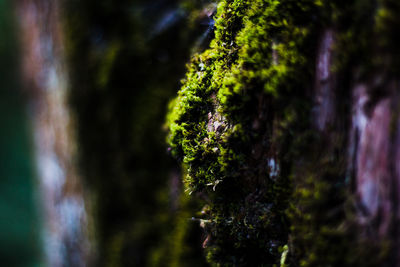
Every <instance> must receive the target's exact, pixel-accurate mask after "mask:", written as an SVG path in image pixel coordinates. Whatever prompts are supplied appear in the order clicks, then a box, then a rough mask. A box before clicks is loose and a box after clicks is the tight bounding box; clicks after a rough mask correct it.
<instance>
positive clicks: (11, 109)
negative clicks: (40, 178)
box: [0, 0, 41, 267]
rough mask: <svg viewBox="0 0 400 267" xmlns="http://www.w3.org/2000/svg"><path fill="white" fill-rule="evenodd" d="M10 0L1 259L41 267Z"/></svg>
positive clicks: (1, 59) (0, 24)
mask: <svg viewBox="0 0 400 267" xmlns="http://www.w3.org/2000/svg"><path fill="white" fill-rule="evenodd" d="M12 10H13V8H12V6H11V1H4V0H0V32H1V35H0V262H1V266H10V267H20V266H21V267H23V266H24V267H25V266H40V264H39V261H40V256H39V255H40V250H41V249H40V243H39V238H38V237H39V230H40V229H39V223H38V217H37V214H36V210H35V206H36V205H35V202H34V197H33V192H34V183H33V159H32V151H31V143H30V140H31V132H30V129H29V127H28V118H27V113H26V110H25V108H26V106H25V105H24V101H23V97H22V95H21V90H20V88H19V83H18V81H19V77H18V71H17V70H18V65H17V63H18V60H17V59H18V49H17V41H16V30H15V29H16V28H15V24H14V21H13V19H14V17H13V12H11V11H12Z"/></svg>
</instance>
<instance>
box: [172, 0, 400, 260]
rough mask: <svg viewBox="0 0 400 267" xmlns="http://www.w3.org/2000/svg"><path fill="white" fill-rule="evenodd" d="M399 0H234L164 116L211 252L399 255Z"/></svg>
mask: <svg viewBox="0 0 400 267" xmlns="http://www.w3.org/2000/svg"><path fill="white" fill-rule="evenodd" d="M398 11H400V4H398V3H397V2H396V1H390V0H380V1H353V2H346V1H333V2H332V1H329V2H328V1H306V0H305V1H291V0H285V1H268V0H256V1H234V0H223V1H221V2H220V3H219V7H218V12H217V14H216V17H215V19H216V24H215V40H213V41H212V43H211V47H210V49H209V50H206V51H205V52H203V53H202V54H199V55H197V56H195V57H194V59H193V60H192V62H191V64H190V66H189V68H188V72H187V75H186V79H185V81H184V84H183V87H182V89H181V91H180V92H179V93H178V97H177V98H176V100H175V101H174V105H173V106H172V108H171V110H170V114H169V115H168V119H167V120H168V124H169V129H170V134H169V138H168V140H169V143H170V145H171V148H172V152H173V155H174V156H175V157H176V158H178V159H179V160H181V161H182V162H183V163H184V166H185V167H184V168H185V169H186V171H187V172H188V176H187V178H186V179H185V185H186V187H187V190H188V191H190V192H192V193H193V194H192V195H193V196H195V195H198V196H200V197H202V198H203V199H204V200H205V201H206V202H207V206H206V208H205V210H206V211H207V212H206V213H205V215H204V218H202V223H203V226H204V228H205V231H206V232H207V234H208V237H207V239H206V241H205V243H204V246H206V247H207V251H208V259H209V260H210V261H211V262H212V263H219V264H222V265H224V264H227V265H232V266H272V265H273V264H278V265H279V264H281V266H283V265H285V266H287V265H290V266H399V265H400V260H399V258H398V257H399V256H398V251H399V233H398V229H397V228H398V226H397V225H398V223H399V214H400V213H399V212H400V210H399V204H398V203H399V195H400V194H399V190H400V187H399V184H400V183H399V178H400V177H399V174H400V171H399V167H398V166H397V165H398V164H397V163H398V160H399V157H400V156H399V155H400V154H399V151H400V149H399V145H400V143H399V142H400V139H399V138H400V134H399V133H400V127H399V126H400V124H399V123H400V120H399V117H398V112H399V100H400V99H399V93H398V86H399V83H398V78H397V76H398V71H399V66H400V65H399V63H400V61H399V56H398V55H399V52H400V50H399V47H400V46H399V43H398V41H397V37H396V36H398V34H399V29H400V28H399V23H400V20H399V19H398V18H397V16H396V15H395V14H396V13H397V12H398Z"/></svg>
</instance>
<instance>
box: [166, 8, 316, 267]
mask: <svg viewBox="0 0 400 267" xmlns="http://www.w3.org/2000/svg"><path fill="white" fill-rule="evenodd" d="M317 8H318V7H317V5H315V4H314V2H313V1H282V2H279V1H221V2H220V4H219V6H218V11H217V14H216V16H215V39H214V40H213V41H212V42H211V45H210V48H209V49H208V50H206V51H205V52H203V53H202V54H198V55H195V56H194V57H193V58H192V61H191V63H190V65H189V66H188V72H187V75H186V78H185V80H184V81H183V86H182V89H181V90H180V91H179V93H178V97H177V98H176V99H175V100H174V101H172V102H171V104H170V113H169V115H168V118H167V123H168V125H169V129H170V134H169V136H168V142H169V144H170V146H171V149H172V153H173V155H175V156H176V157H177V158H178V159H180V160H182V161H183V162H184V163H185V166H186V168H187V170H188V176H187V178H186V179H185V181H186V185H187V188H188V191H190V192H192V193H200V194H203V195H206V198H207V199H209V205H210V212H209V214H208V216H207V223H206V225H205V229H206V232H207V233H208V235H209V239H208V242H207V246H208V249H207V251H208V259H209V261H210V262H213V263H217V264H221V265H224V266H225V265H235V266H242V265H246V266H261V265H263V266H264V265H268V266H270V265H271V266H272V265H273V264H278V263H279V261H280V259H281V252H280V251H279V248H280V247H283V246H284V245H285V244H286V243H287V241H288V240H287V238H288V221H287V217H286V214H285V209H286V207H287V204H288V199H289V195H290V190H291V186H290V185H289V177H288V173H286V172H287V171H286V170H284V171H283V172H281V171H279V169H280V166H281V164H284V162H283V161H284V159H283V158H282V157H281V155H280V151H279V150H281V149H282V148H281V147H280V145H278V146H275V145H276V144H275V142H274V141H273V140H274V139H275V138H277V139H279V138H285V137H283V136H282V137H279V138H278V136H276V135H277V133H278V132H279V127H277V124H276V122H278V121H280V124H281V125H283V124H284V123H283V121H286V122H287V124H290V121H291V120H294V119H293V118H284V117H285V116H286V115H287V114H288V113H289V112H290V110H292V109H293V108H294V106H298V105H300V104H301V103H303V104H301V105H302V106H307V104H304V103H305V102H304V101H303V100H301V99H304V95H305V91H306V86H307V84H309V83H310V82H311V79H312V71H313V62H310V61H308V60H307V58H308V56H309V54H310V53H311V52H312V51H313V47H315V45H314V46H312V47H311V48H310V47H308V46H309V45H310V44H312V37H313V36H314V35H315V34H316V31H317V29H316V28H315V27H314V26H313V24H312V22H313V21H312V19H311V17H312V16H311V14H313V15H315V14H318V13H317V12H316V11H317ZM293 40H296V42H294V41H293ZM289 95H290V97H293V98H294V97H296V96H298V97H299V99H294V100H288V99H289V98H288V96H289ZM282 103H284V105H283V106H282V107H281V108H282V109H280V110H278V109H277V108H276V107H277V106H279V105H281V104H282Z"/></svg>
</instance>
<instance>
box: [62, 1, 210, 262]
mask: <svg viewBox="0 0 400 267" xmlns="http://www.w3.org/2000/svg"><path fill="white" fill-rule="evenodd" d="M204 4H208V3H207V2H206V1H204V3H202V1H192V3H191V1H184V2H180V1H151V2H149V1H130V0H121V1H112V0H101V1H98V0H96V1H94V0H85V1H82V0H79V1H78V0H72V1H65V3H64V7H63V12H64V13H63V17H64V31H65V34H66V50H67V58H68V66H69V70H70V78H71V85H70V102H71V106H72V109H73V111H74V112H75V116H74V118H75V119H76V122H77V127H78V141H79V142H78V143H79V146H78V149H79V155H80V162H81V170H82V172H83V176H84V180H85V184H86V187H87V188H89V190H90V191H91V192H92V194H93V195H94V197H93V199H94V200H93V203H92V206H93V213H94V221H95V228H96V229H95V232H96V236H97V244H98V249H97V259H98V260H97V262H96V263H95V265H96V266H150V265H153V266H203V265H204V264H205V263H204V259H203V255H202V251H201V234H200V229H199V227H198V225H197V224H196V223H195V222H192V221H190V220H189V219H190V217H191V215H190V214H192V213H193V212H194V211H195V210H199V209H200V207H201V206H199V204H198V203H197V201H193V200H191V201H188V200H187V199H185V198H183V197H181V196H180V194H181V191H182V190H181V189H182V187H181V185H180V182H179V179H178V180H177V181H178V182H177V183H174V176H176V174H174V173H175V172H177V169H178V166H177V164H176V163H175V162H174V161H173V160H172V159H171V158H170V157H169V156H168V153H167V151H166V145H165V137H164V136H165V133H164V130H163V128H162V125H163V120H164V116H165V113H166V106H167V103H168V102H169V100H170V98H171V97H172V96H173V95H174V94H175V93H176V91H177V89H178V88H179V80H180V78H181V77H183V73H184V71H185V63H186V62H187V61H188V60H189V56H190V53H191V51H192V49H193V46H194V45H196V44H197V45H198V44H199V43H198V40H199V39H198V38H199V37H200V36H201V35H202V34H203V33H204V32H206V31H207V29H208V27H209V25H203V22H202V21H203V20H207V19H208V18H206V17H205V16H203V15H202V12H201V11H199V9H201V8H203V6H204ZM194 10H197V11H198V12H197V15H196V16H194V17H193V16H190V14H191V12H194ZM189 21H191V23H189ZM200 48H201V47H199V46H198V49H200ZM194 263H196V264H194Z"/></svg>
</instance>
